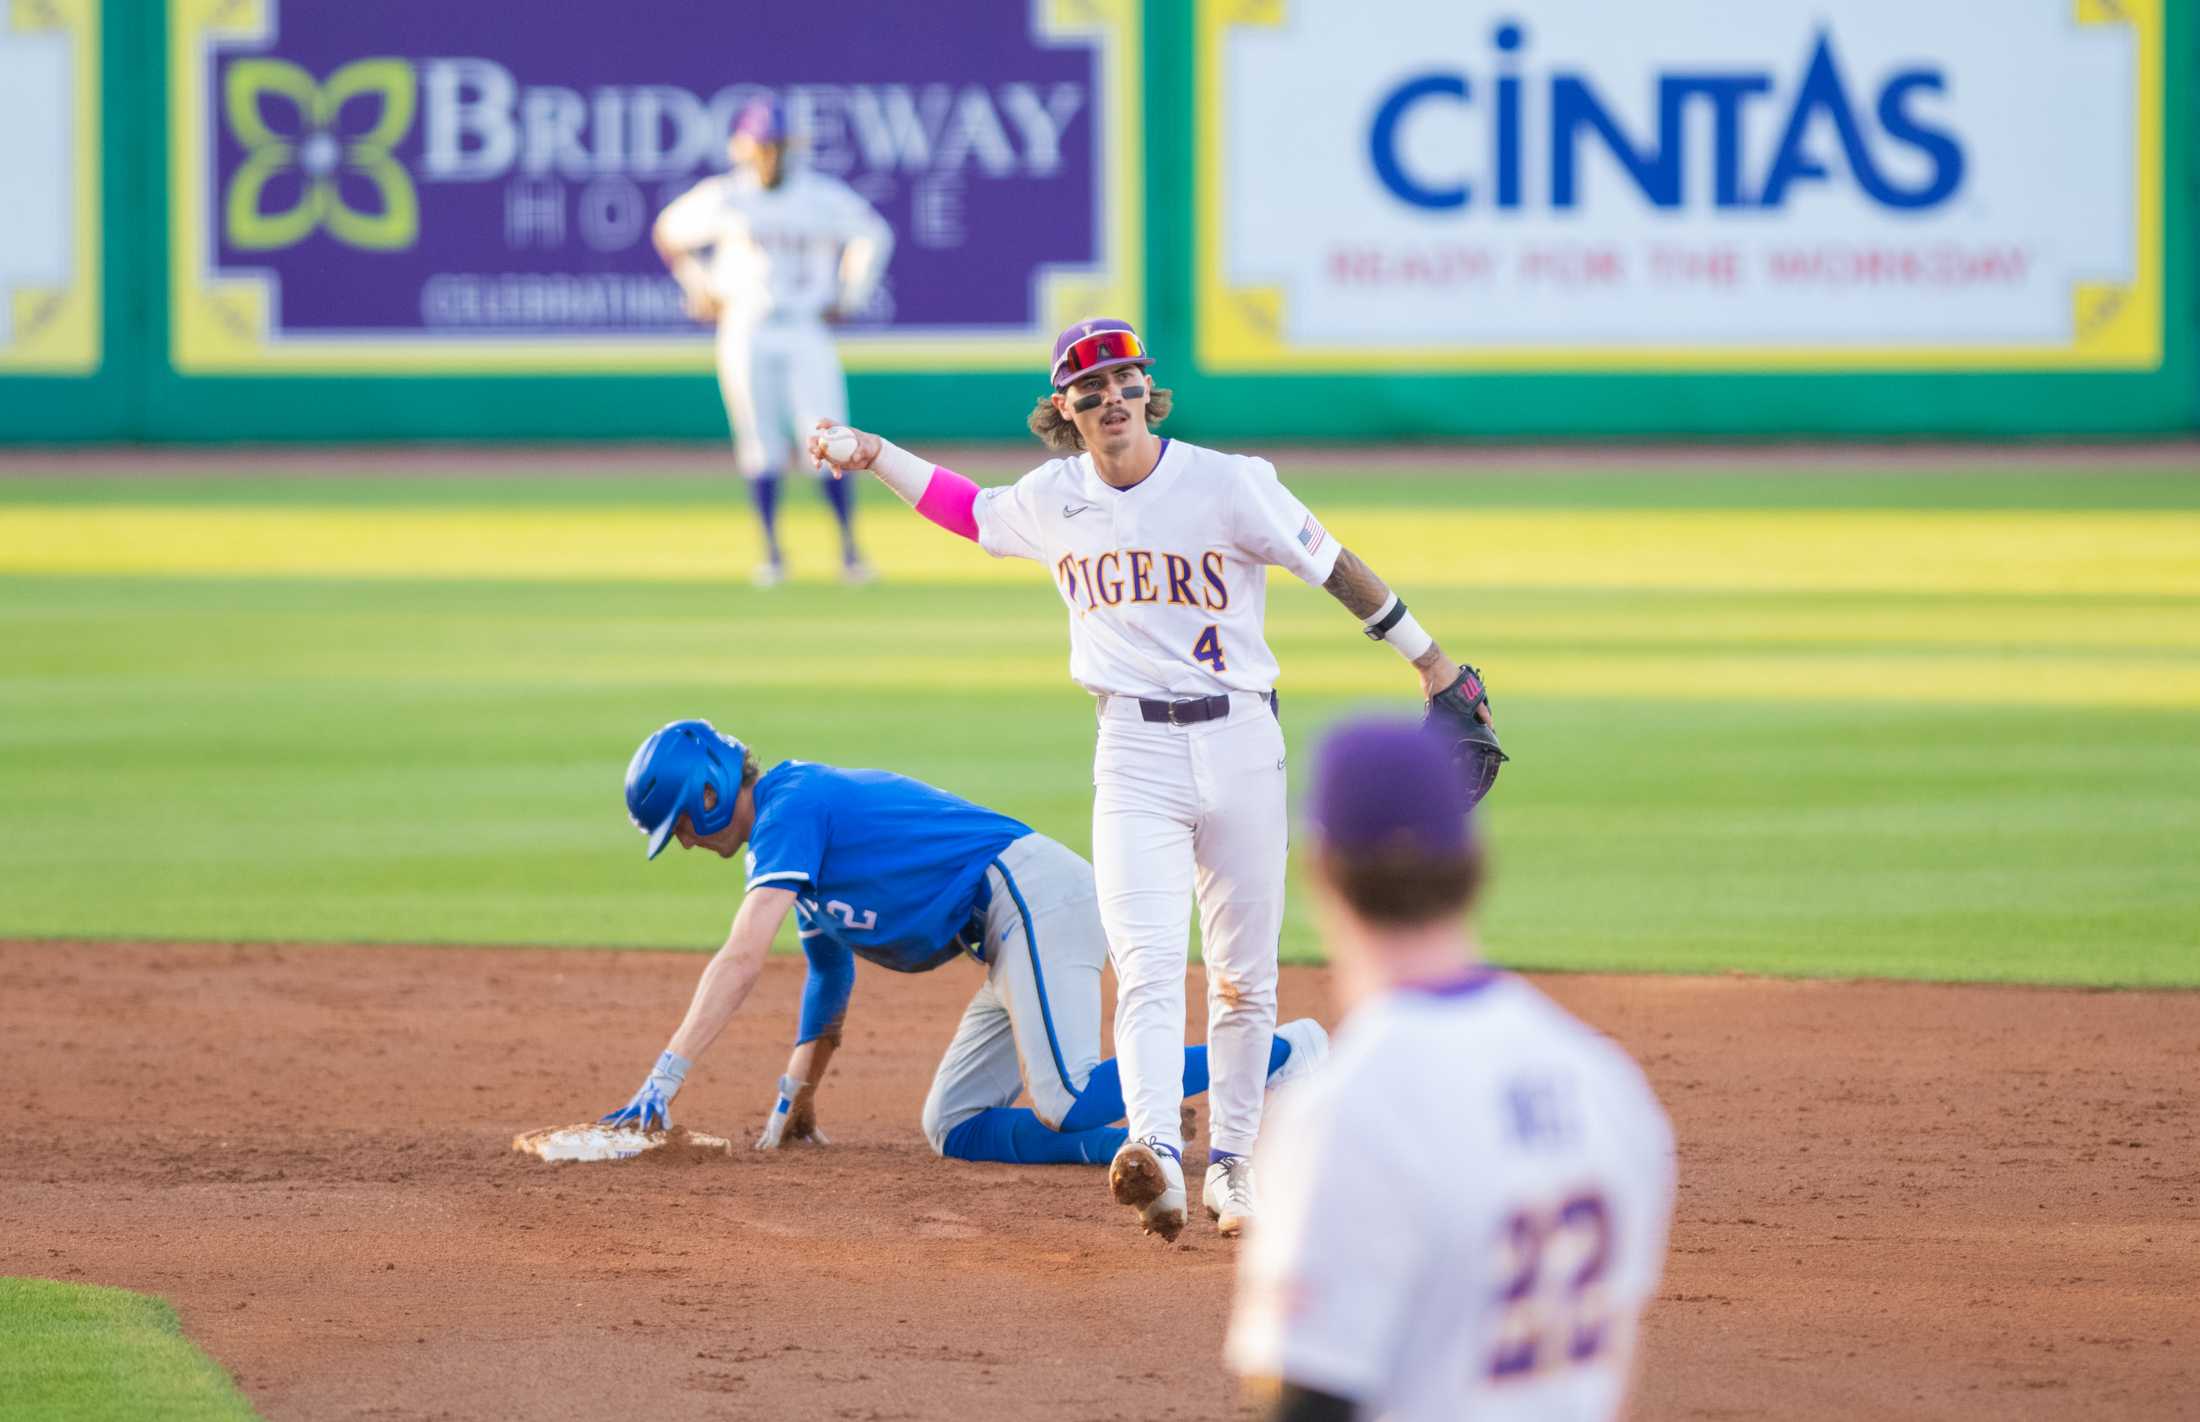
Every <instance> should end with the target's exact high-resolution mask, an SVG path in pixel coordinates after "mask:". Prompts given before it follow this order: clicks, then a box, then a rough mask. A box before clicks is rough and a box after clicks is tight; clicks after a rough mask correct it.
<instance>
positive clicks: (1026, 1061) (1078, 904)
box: [604, 721, 1329, 1165]
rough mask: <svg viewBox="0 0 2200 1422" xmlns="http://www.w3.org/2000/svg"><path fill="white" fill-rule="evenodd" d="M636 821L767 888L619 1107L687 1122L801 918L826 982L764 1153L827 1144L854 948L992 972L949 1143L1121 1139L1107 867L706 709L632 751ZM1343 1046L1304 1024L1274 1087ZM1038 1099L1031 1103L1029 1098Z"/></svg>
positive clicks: (937, 794)
mask: <svg viewBox="0 0 2200 1422" xmlns="http://www.w3.org/2000/svg"><path fill="white" fill-rule="evenodd" d="M626 808H627V814H628V815H629V816H630V817H631V818H632V819H633V821H634V824H635V826H636V827H637V828H639V829H640V830H641V831H642V833H643V834H644V835H646V836H648V840H649V857H651V858H653V859H654V858H655V857H656V856H657V854H658V852H659V851H660V850H662V849H663V848H664V847H665V845H666V844H668V843H670V842H672V841H674V840H677V841H678V842H679V843H680V845H681V846H682V847H683V848H688V849H695V848H702V849H709V850H714V851H716V852H717V853H718V855H719V856H720V857H721V858H725V859H731V858H732V857H733V856H734V855H735V854H736V853H739V852H740V851H741V850H742V848H743V846H744V845H745V846H746V847H747V850H748V853H747V867H748V889H747V893H746V896H745V897H744V898H743V899H742V902H741V908H740V911H739V912H738V913H736V914H735V915H734V920H733V929H732V932H731V933H730V934H728V936H727V938H726V943H725V946H724V947H723V948H721V949H719V950H718V953H717V955H716V956H715V957H713V958H712V959H711V961H710V964H709V966H707V967H706V968H704V969H703V977H702V981H701V982H700V983H699V984H698V985H697V986H696V989H695V997H694V1000H693V1001H692V1002H690V1003H689V1005H688V1010H687V1016H686V1017H685V1018H684V1019H683V1020H682V1021H681V1023H680V1028H679V1030H678V1031H677V1032H675V1033H673V1035H672V1040H671V1042H670V1043H669V1044H668V1045H667V1046H666V1048H665V1051H664V1053H663V1055H662V1056H660V1057H659V1058H658V1059H657V1065H656V1068H655V1069H654V1070H652V1071H651V1072H650V1074H649V1079H648V1080H647V1081H645V1082H643V1083H642V1087H641V1089H640V1090H639V1091H636V1092H635V1093H634V1098H633V1100H631V1101H629V1102H628V1103H627V1104H626V1105H625V1106H624V1107H622V1108H621V1109H620V1110H618V1111H614V1112H612V1113H611V1114H610V1115H608V1116H606V1117H604V1119H605V1120H606V1121H610V1122H613V1123H615V1124H633V1125H638V1126H641V1127H642V1128H644V1129H650V1128H653V1127H657V1126H662V1125H666V1124H668V1111H669V1108H670V1106H671V1104H672V1098H673V1096H674V1095H675V1094H676V1093H677V1092H678V1091H679V1089H680V1084H681V1082H682V1081H684V1080H685V1079H686V1077H687V1073H688V1071H689V1069H690V1067H691V1066H692V1065H693V1063H694V1061H695V1059H696V1058H697V1057H699V1056H701V1055H702V1053H703V1052H704V1050H705V1049H706V1048H708V1047H709V1046H710V1044H711V1043H712V1042H713V1041H715V1040H716V1039H717V1037H718V1034H719V1033H720V1032H722V1031H723V1030H724V1029H725V1027H726V1024H727V1023H728V1022H730V1021H732V1019H733V1015H734V1013H735V1012H737V1011H738V1010H739V1009H740V1007H741V1004H742V1002H743V1001H744V1000H745V999H746V998H747V997H748V995H749V990H750V989H751V988H752V987H754V986H755V984H756V978H757V974H758V973H759V972H760V971H761V970H762V968H763V964H764V954H765V951H766V950H767V949H769V948H770V946H771V942H772V939H773V937H774V936H775V935H776V934H777V933H778V932H779V926H780V924H781V923H782V922H784V921H785V919H786V917H787V914H788V912H789V910H792V911H793V913H794V914H795V919H796V923H797V925H798V927H799V929H800V931H801V935H802V947H803V951H804V952H805V954H807V956H808V959H809V976H808V979H807V980H806V981H805V982H804V984H803V989H802V1013H801V1022H800V1027H799V1029H798V1030H797V1032H796V1034H795V1048H794V1052H793V1055H792V1056H791V1057H789V1058H788V1061H787V1070H786V1074H785V1075H784V1076H782V1077H781V1078H780V1079H779V1090H778V1096H777V1099H776V1100H775V1101H774V1102H773V1105H772V1109H771V1114H770V1116H769V1117H768V1118H767V1120H766V1122H765V1125H764V1129H763V1132H762V1134H761V1135H759V1137H758V1138H757V1141H756V1144H757V1147H758V1148H759V1149H767V1150H768V1149H772V1148H775V1147H778V1146H780V1145H782V1144H783V1143H785V1142H788V1141H795V1140H808V1141H814V1142H816V1143H818V1144H823V1143H824V1141H825V1136H824V1134H823V1133H822V1132H821V1131H819V1129H818V1125H817V1090H818V1084H819V1083H820V1082H822V1081H823V1080H824V1076H825V1067H826V1063H827V1062H829V1061H830V1060H831V1059H832V1055H833V1052H834V1050H835V1049H836V1048H837V1047H838V1046H839V1045H840V1037H841V1025H842V1022H843V1021H844V1019H845V1017H846V1015H847V1009H848V1001H849V997H850V994H851V993H852V992H853V990H854V987H855V960H856V959H857V958H863V959H866V960H868V961H870V962H872V963H875V964H877V965H878V966H879V967H882V968H885V969H887V970H888V971H890V972H896V973H923V972H930V971H931V970H932V969H934V968H937V967H939V966H941V965H942V964H944V963H947V962H949V961H951V960H953V959H956V958H971V959H975V960H976V961H977V962H978V964H979V965H980V966H981V967H982V968H983V971H984V974H985V981H984V982H982V983H980V984H979V986H978V990H977V992H976V994H974V995H973V996H972V997H971V999H970V1006H969V1007H968V1008H967V1009H966V1010H965V1011H964V1013H963V1018H962V1024H961V1025H960V1026H959V1027H957V1028H956V1030H955V1037H954V1040H953V1041H951V1042H949V1043H948V1046H947V1054H946V1056H944V1057H942V1058H941V1059H940V1066H939V1071H938V1073H937V1074H936V1075H935V1076H934V1077H933V1078H932V1089H931V1092H930V1093H929V1094H928V1095H927V1096H926V1097H925V1102H924V1134H925V1137H926V1138H927V1139H928V1140H930V1141H931V1143H932V1148H933V1149H934V1150H935V1151H938V1152H939V1153H940V1154H941V1155H946V1156H953V1157H956V1158H958V1159H962V1160H994V1161H1007V1162H1011V1163H1015V1164H1022V1165H1048V1164H1079V1163H1084V1164H1102V1163H1105V1162H1106V1161H1108V1160H1110V1159H1111V1158H1112V1157H1113V1156H1114V1154H1115V1152H1116V1150H1117V1149H1118V1148H1119V1147H1120V1146H1121V1145H1122V1144H1123V1142H1124V1139H1125V1133H1124V1131H1123V1129H1122V1128H1121V1127H1120V1126H1117V1125H1115V1124H1114V1123H1115V1122H1117V1121H1120V1120H1121V1119H1122V1118H1123V1092H1122V1087H1121V1084H1120V1083H1119V1081H1118V1079H1117V1074H1116V1064H1115V1062H1114V1061H1112V1060H1110V1061H1102V1060H1100V968H1101V965H1102V964H1103V963H1104V962H1106V961H1107V937H1106V935H1105V933H1104V932H1103V931H1102V929H1101V927H1100V914H1099V908H1098V905H1097V902H1096V898H1095V894H1094V891H1093V881H1092V867H1091V866H1090V865H1088V864H1086V863H1085V861H1084V860H1083V859H1080V858H1079V857H1078V856H1077V855H1076V854H1074V853H1072V852H1071V851H1070V850H1068V849H1065V848H1064V847H1062V846H1061V845H1060V844H1057V843H1055V842H1054V841H1053V840H1051V839H1049V838H1047V837H1046V836H1045V835H1043V834H1037V833H1034V832H1033V831H1032V830H1031V828H1030V827H1029V826H1027V825H1023V824H1020V823H1018V822H1017V821H1015V820H1012V819H1010V818H1009V817H1008V816H1006V815H1002V814H996V813H995V812H994V811H992V810H988V809H986V808H984V807H983V806H980V805H974V804H972V803H971V802H970V801H968V800H964V799H959V798H958V797H956V796H953V795H950V794H948V793H947V792H946V791H944V790H936V789H934V788H932V787H931V786H929V785H926V784H923V783H922V782H919V781H916V780H911V779H909V778H908V777H906V776H901V775H895V774H892V773H890V772H888V771H884V770H841V769H838V768H836V767H834V766H830V765H819V764H816V763H814V762H811V761H801V760H789V761H782V762H781V763H780V764H778V765H777V766H774V767H773V768H772V769H771V770H769V771H762V772H761V773H760V772H759V768H758V762H757V760H756V757H755V756H754V755H752V754H751V753H750V751H749V748H748V747H747V746H745V745H743V744H742V743H741V742H740V741H738V740H735V739H734V738H733V737H731V736H728V735H725V734H723V733H722V732H720V731H718V730H716V729H715V728H714V727H712V725H711V724H710V723H709V722H708V721H675V722H673V723H672V724H671V725H669V726H666V727H665V728H664V729H662V730H660V731H658V732H657V733H656V734H655V735H652V736H651V737H650V738H649V739H648V740H646V741H644V742H643V743H642V747H641V749H640V750H638V751H636V752H635V755H634V759H633V762H632V763H631V764H629V765H628V766H627V771H626ZM1328 1049H1329V1038H1328V1034H1326V1033H1325V1032H1323V1030H1322V1028H1321V1024H1320V1023H1318V1022H1315V1021H1313V1020H1312V1019H1304V1020H1301V1021H1298V1022H1289V1023H1285V1024H1284V1025H1283V1026H1282V1027H1281V1028H1280V1029H1278V1031H1277V1033H1276V1043H1275V1047H1274V1049H1273V1050H1272V1051H1271V1052H1270V1053H1269V1063H1268V1078H1269V1080H1270V1081H1271V1082H1275V1081H1280V1080H1282V1079H1285V1078H1287V1077H1293V1076H1298V1075H1300V1074H1302V1073H1303V1072H1305V1071H1306V1070H1307V1069H1308V1068H1310V1067H1312V1066H1313V1065H1314V1063H1316V1062H1318V1061H1319V1060H1320V1059H1321V1058H1322V1056H1323V1055H1324V1054H1326V1053H1327V1051H1328ZM1182 1085H1183V1089H1184V1092H1185V1094H1186V1095H1191V1094H1194V1093H1197V1092H1200V1091H1204V1090H1206V1087H1207V1055H1206V1050H1205V1048H1194V1049H1192V1050H1191V1051H1190V1052H1188V1053H1186V1055H1185V1059H1184V1072H1183V1080H1182ZM1026 1090H1028V1091H1029V1093H1030V1096H1031V1105H1030V1106H1029V1107H1022V1106H1017V1105H1016V1104H1015V1103H1016V1100H1017V1098H1018V1097H1019V1096H1020V1095H1021V1094H1023V1093H1024V1092H1025V1091H1026Z"/></svg>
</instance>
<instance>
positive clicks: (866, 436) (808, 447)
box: [804, 420, 886, 474]
mask: <svg viewBox="0 0 2200 1422" xmlns="http://www.w3.org/2000/svg"><path fill="white" fill-rule="evenodd" d="M839 428H841V427H840V426H839V425H836V424H834V423H833V422H832V421H831V420H819V421H818V422H817V425H816V427H815V428H814V429H812V430H811V431H810V438H809V440H808V442H807V443H806V444H805V445H804V452H805V453H807V454H808V455H809V456H810V463H811V465H812V466H813V467H814V468H817V469H822V470H827V471H830V472H832V473H835V474H845V473H847V472H848V471H850V470H853V469H868V468H870V467H871V465H872V463H873V462H874V461H875V460H877V458H878V456H879V451H880V450H882V449H884V448H885V447H886V442H885V441H884V440H882V439H880V438H879V437H878V436H877V435H875V434H870V433H868V432H866V431H864V430H859V429H854V428H850V429H849V431H848V432H849V433H850V434H852V435H854V436H855V437H856V447H855V452H854V453H853V454H850V455H849V456H848V457H847V458H845V459H834V458H832V457H831V456H830V455H828V454H827V453H826V450H825V435H826V433H827V432H828V431H830V430H835V429H839Z"/></svg>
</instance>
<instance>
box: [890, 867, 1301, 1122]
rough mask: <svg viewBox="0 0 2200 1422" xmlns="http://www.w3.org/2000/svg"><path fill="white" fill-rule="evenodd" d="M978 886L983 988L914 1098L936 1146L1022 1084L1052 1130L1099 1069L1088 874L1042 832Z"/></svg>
mask: <svg viewBox="0 0 2200 1422" xmlns="http://www.w3.org/2000/svg"><path fill="white" fill-rule="evenodd" d="M1003 870H1006V871H1007V872H1006V873H1005V874H1004V873H1003V872H1002V871H1003ZM986 882H987V883H988V884H989V885H990V886H991V887H992V890H993V899H992V902H991V903H990V904H988V905H987V907H986V911H985V981H984V982H983V983H981V984H979V985H978V991H977V992H976V993H975V994H974V995H973V996H972V997H971V999H970V1006H969V1007H968V1008H966V1009H964V1011H963V1015H962V1021H961V1023H960V1024H958V1025H957V1026H956V1028H955V1038H954V1040H953V1041H951V1042H949V1043H948V1044H947V1053H946V1055H945V1056H943V1057H941V1058H940V1067H939V1071H938V1072H937V1073H936V1074H935V1075H934V1076H933V1078H932V1089H931V1091H930V1092H928V1093H927V1094H926V1095H925V1098H924V1117H923V1119H924V1134H925V1137H926V1138H927V1139H928V1140H930V1141H931V1142H932V1149H934V1150H936V1151H938V1150H944V1149H945V1148H946V1144H947V1136H948V1133H949V1132H950V1131H952V1130H954V1129H955V1127H957V1126H959V1125H961V1124H962V1123H963V1122H965V1121H967V1120H969V1119H970V1118H971V1117H972V1116H975V1115H977V1114H978V1113H979V1112H980V1111H983V1110H986V1109H987V1108H988V1107H993V1106H1013V1105H1014V1104H1015V1103H1016V1098H1017V1097H1018V1096H1020V1095H1022V1094H1023V1092H1024V1091H1025V1090H1027V1089H1028V1090H1029V1091H1030V1092H1031V1108H1032V1110H1033V1111H1034V1112H1036V1113H1037V1115H1038V1117H1039V1119H1040V1120H1042V1121H1044V1122H1045V1123H1046V1124H1047V1125H1048V1126H1051V1127H1057V1128H1058V1127H1060V1125H1061V1124H1062V1118H1063V1117H1064V1116H1067V1115H1068V1114H1069V1111H1070V1108H1071V1107H1072V1106H1075V1105H1076V1104H1077V1094H1078V1093H1079V1092H1080V1091H1083V1090H1084V1089H1085V1083H1086V1082H1087V1081H1088V1080H1090V1079H1091V1077H1092V1069H1093V1068H1094V1067H1095V1066H1097V1065H1099V1063H1100V971H1101V968H1102V967H1103V966H1104V965H1105V964H1106V963H1107V960H1108V944H1107V935H1106V934H1105V933H1104V932H1103V931H1102V929H1101V927H1100V914H1099V912H1098V911H1097V910H1096V909H1095V908H1094V906H1093V888H1092V882H1093V881H1092V870H1091V869H1090V868H1089V867H1088V866H1087V865H1086V864H1085V861H1084V860H1082V859H1080V858H1078V857H1077V855H1076V854H1075V853H1074V852H1073V851H1071V850H1069V849H1065V848H1064V847H1063V846H1061V845H1060V844H1057V843H1056V842H1055V841H1053V840H1051V839H1048V838H1047V837H1046V836H1045V835H1043V834H1027V835H1025V836H1024V837H1023V838H1022V839H1019V840H1017V841H1016V842H1015V843H1014V844H1011V845H1010V846H1009V847H1008V848H1006V849H1004V850H1002V851H1001V856H1000V867H999V868H996V869H989V870H987V871H986ZM1012 883H1013V885H1014V888H1013V890H1011V887H1010V886H1011V884H1012ZM1018 896H1021V897H1022V899H1023V903H1022V905H1021V906H1019V905H1018V904H1017V902H1016V900H1017V898H1018ZM1024 909H1029V910H1030V912H1031V918H1030V920H1029V923H1028V924H1027V923H1026V921H1025V918H1024V913H1023V910H1024ZM1027 930H1028V931H1027ZM1261 1068H1262V1070H1264V1071H1265V1070H1266V1069H1267V1063H1266V1062H1265V1061H1263V1062H1262V1063H1261Z"/></svg>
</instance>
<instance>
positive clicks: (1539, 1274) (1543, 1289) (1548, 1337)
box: [1489, 1190, 1612, 1380]
mask: <svg viewBox="0 0 2200 1422" xmlns="http://www.w3.org/2000/svg"><path fill="white" fill-rule="evenodd" d="M1498 1243H1499V1247H1500V1248H1502V1249H1503V1250H1504V1251H1505V1261H1506V1262H1505V1272H1504V1278H1503V1282H1502V1283H1501V1284H1500V1286H1499V1288H1498V1291H1497V1304H1498V1307H1499V1309H1500V1311H1501V1313H1500V1317H1499V1319H1498V1326H1497V1346H1496V1347H1495V1348H1494V1349H1492V1350H1491V1352H1490V1360H1489V1376H1490V1377H1491V1378H1492V1379H1493V1380H1505V1379H1512V1378H1521V1377H1526V1376H1528V1375H1530V1374H1532V1373H1535V1372H1537V1371H1540V1370H1541V1369H1544V1368H1552V1367H1571V1366H1573V1365H1574V1364H1577V1363H1586V1362H1588V1361H1589V1360H1591V1359H1592V1358H1595V1357H1596V1356H1597V1354H1599V1353H1601V1352H1602V1351H1603V1350H1604V1343H1605V1334H1606V1332H1607V1319H1606V1317H1605V1312H1604V1306H1603V1305H1604V1299H1603V1289H1602V1284H1603V1282H1604V1274H1605V1271H1606V1270H1607V1269H1609V1268H1610V1267H1611V1262H1612V1212H1611V1211H1610V1209H1608V1208H1607V1207H1606V1206H1605V1203H1604V1197H1603V1196H1602V1195H1601V1194H1598V1193H1597V1192H1596V1191H1594V1190H1585V1191H1583V1192H1581V1193H1580V1194H1577V1195H1569V1196H1567V1197H1566V1198H1565V1199H1564V1200H1562V1201H1560V1202H1559V1203H1558V1205H1557V1207H1556V1208H1551V1207H1548V1206H1531V1207H1529V1208H1526V1209H1520V1210H1515V1211H1514V1212H1513V1213H1512V1214H1511V1215H1510V1216H1509V1217H1507V1219H1506V1221H1505V1225H1504V1228H1503V1230H1502V1231H1500V1234H1499V1240H1498ZM1569 1264H1570V1265H1571V1267H1567V1266H1568V1265H1569ZM1553 1266H1555V1267H1556V1268H1558V1269H1560V1270H1563V1274H1564V1276H1563V1277H1562V1278H1559V1279H1556V1280H1553V1281H1551V1282H1552V1283H1555V1284H1556V1285H1557V1288H1556V1290H1555V1292H1556V1294H1557V1297H1555V1298H1554V1297H1551V1294H1552V1293H1553V1292H1554V1291H1553V1290H1552V1289H1551V1288H1550V1287H1549V1285H1547V1284H1546V1282H1545V1278H1544V1275H1545V1272H1546V1268H1547V1267H1553Z"/></svg>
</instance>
